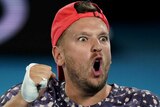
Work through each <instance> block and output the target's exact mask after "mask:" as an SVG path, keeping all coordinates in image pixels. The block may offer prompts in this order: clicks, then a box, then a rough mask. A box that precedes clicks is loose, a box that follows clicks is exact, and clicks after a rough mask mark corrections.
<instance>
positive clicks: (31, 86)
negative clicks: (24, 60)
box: [0, 64, 55, 107]
mask: <svg viewBox="0 0 160 107" xmlns="http://www.w3.org/2000/svg"><path fill="white" fill-rule="evenodd" d="M51 77H52V78H53V77H54V78H55V74H53V73H52V71H51V67H50V66H47V65H42V64H32V66H30V65H29V66H27V68H26V74H25V77H24V80H23V83H22V86H17V87H15V88H13V89H11V90H10V91H9V92H8V93H7V94H6V95H5V96H4V98H3V97H2V99H1V100H0V104H2V105H4V104H5V105H4V107H15V105H16V107H27V105H28V104H29V103H32V102H33V101H34V100H36V99H37V98H38V97H39V96H41V95H43V93H44V90H45V89H46V87H47V83H48V80H49V78H51ZM38 85H40V87H39V88H37V86H38ZM19 90H21V91H19Z"/></svg>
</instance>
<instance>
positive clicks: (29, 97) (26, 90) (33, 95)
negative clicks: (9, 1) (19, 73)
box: [21, 63, 48, 102]
mask: <svg viewBox="0 0 160 107" xmlns="http://www.w3.org/2000/svg"><path fill="white" fill-rule="evenodd" d="M34 65H36V63H31V64H29V65H28V66H27V67H26V74H25V76H24V80H23V83H22V86H21V95H22V97H23V99H24V100H25V101H27V102H33V101H34V100H36V99H37V98H38V96H39V92H38V90H37V86H36V84H35V83H34V81H33V80H32V79H31V78H30V68H31V67H32V66H34ZM47 83H48V80H47V79H45V78H43V77H42V81H41V82H40V83H39V85H40V88H46V87H47Z"/></svg>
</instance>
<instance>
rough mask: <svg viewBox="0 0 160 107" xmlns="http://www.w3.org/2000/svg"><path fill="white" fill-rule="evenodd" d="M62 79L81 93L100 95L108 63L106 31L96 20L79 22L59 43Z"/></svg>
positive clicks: (107, 35)
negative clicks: (60, 46)
mask: <svg viewBox="0 0 160 107" xmlns="http://www.w3.org/2000/svg"><path fill="white" fill-rule="evenodd" d="M62 42H63V43H62V48H63V49H62V50H63V57H64V65H63V69H64V74H65V79H66V80H70V82H71V83H73V84H75V85H76V86H78V87H79V88H81V89H83V90H84V91H86V92H87V91H89V92H90V91H91V90H93V91H99V90H100V89H102V88H103V87H104V86H105V84H106V80H107V75H108V70H109V67H110V63H111V51H110V40H109V31H108V29H107V27H106V25H105V23H104V22H103V21H102V20H101V19H99V18H96V17H87V18H81V19H79V20H78V21H76V22H75V23H73V24H72V25H71V26H70V27H69V28H68V29H67V30H66V31H65V33H64V35H63V40H62Z"/></svg>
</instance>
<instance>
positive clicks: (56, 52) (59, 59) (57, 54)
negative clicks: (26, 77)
mask: <svg viewBox="0 0 160 107" xmlns="http://www.w3.org/2000/svg"><path fill="white" fill-rule="evenodd" d="M52 55H53V57H54V60H55V62H56V64H57V65H58V66H62V65H63V64H64V57H63V53H62V51H61V49H60V48H59V47H57V46H54V47H53V48H52Z"/></svg>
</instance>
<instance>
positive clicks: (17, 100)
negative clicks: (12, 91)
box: [3, 92, 28, 107]
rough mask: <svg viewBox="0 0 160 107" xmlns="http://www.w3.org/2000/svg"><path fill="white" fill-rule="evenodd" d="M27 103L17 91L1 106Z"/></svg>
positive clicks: (15, 106) (25, 105)
mask: <svg viewBox="0 0 160 107" xmlns="http://www.w3.org/2000/svg"><path fill="white" fill-rule="evenodd" d="M27 105H28V103H27V102H26V101H25V100H24V99H23V98H22V96H21V93H20V92H19V93H18V94H17V95H16V96H15V97H13V98H12V99H11V100H9V101H8V102H7V103H6V104H5V105H4V106H3V107H27Z"/></svg>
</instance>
